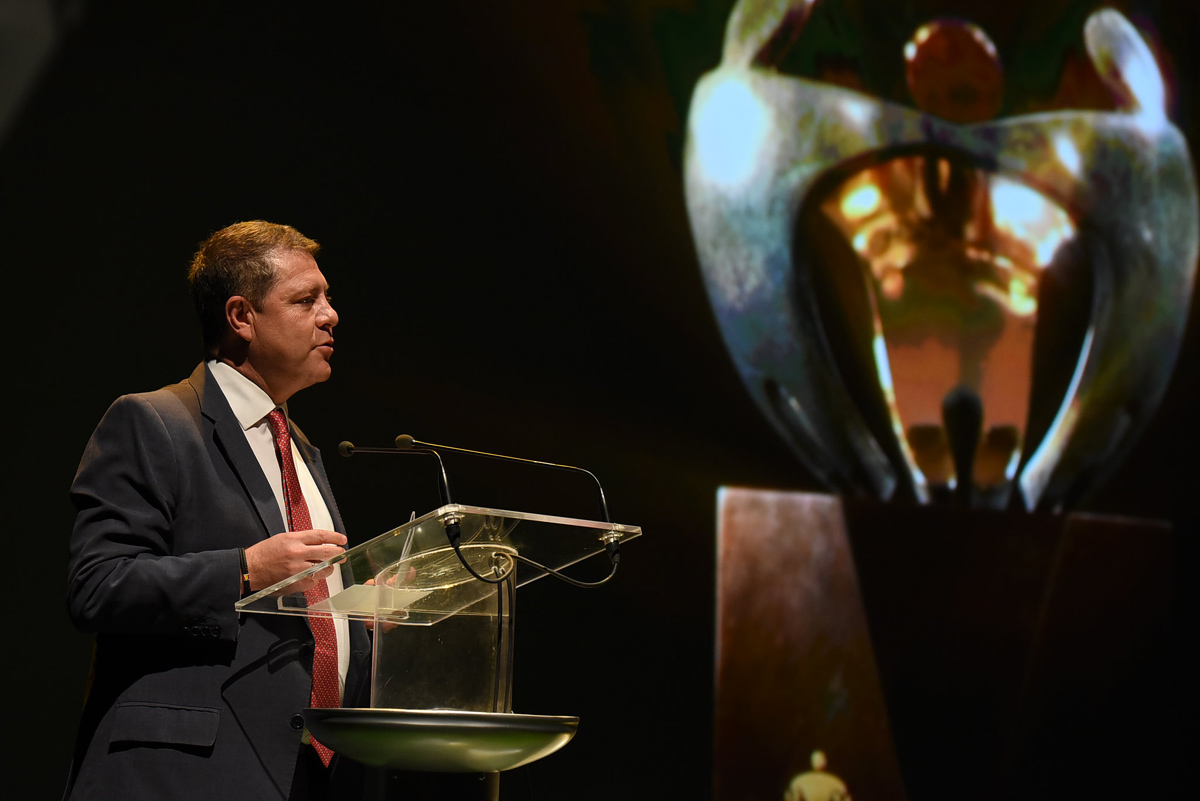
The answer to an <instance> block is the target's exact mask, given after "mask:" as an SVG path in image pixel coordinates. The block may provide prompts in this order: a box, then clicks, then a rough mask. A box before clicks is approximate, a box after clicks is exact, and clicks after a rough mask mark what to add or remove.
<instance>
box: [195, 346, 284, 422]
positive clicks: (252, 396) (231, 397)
mask: <svg viewBox="0 0 1200 801" xmlns="http://www.w3.org/2000/svg"><path fill="white" fill-rule="evenodd" d="M208 369H210V370H212V374H213V378H215V379H217V385H218V386H219V387H221V392H222V393H224V395H225V400H227V401H229V408H231V409H233V415H234V417H236V418H237V419H238V423H240V424H241V426H242V430H243V431H248V430H250V429H251V428H253V427H254V426H256V425H258V424H259V423H261V422H262V420H263V418H264V417H266V416H267V415H268V414H269V413H270V412H271V410H272V409H274V408H275V401H273V400H271V396H270V395H268V394H267V393H266V391H265V390H264V389H263V388H262V387H260V386H259V385H258V384H255V383H254V382H253V381H251V380H250V379H249V378H246V376H244V375H242V374H241V373H239V372H238V371H237V370H235V369H233V368H232V367H230V366H229V365H228V364H226V363H225V362H223V361H220V360H219V359H211V360H209V362H208ZM282 408H283V413H284V416H285V417H286V416H287V405H286V404H285V405H284V406H283V407H282Z"/></svg>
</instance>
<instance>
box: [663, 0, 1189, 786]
mask: <svg viewBox="0 0 1200 801" xmlns="http://www.w3.org/2000/svg"><path fill="white" fill-rule="evenodd" d="M953 5H954V3H953V0H928V2H926V1H925V0H911V2H906V3H895V2H890V1H889V0H876V1H875V2H871V0H740V2H737V3H736V4H734V7H733V11H732V14H731V16H730V17H729V19H728V22H727V26H726V29H725V38H724V45H723V52H722V54H721V61H720V64H719V66H717V67H716V68H715V69H713V70H712V71H711V72H709V73H707V74H705V75H704V76H703V77H702V78H701V79H700V80H699V82H698V84H697V85H696V88H695V91H694V93H693V95H692V99H691V108H690V112H689V119H688V125H687V144H686V152H685V158H684V182H685V190H686V200H687V208H688V215H689V218H690V222H691V228H692V234H693V237H694V239H695V243H696V249H697V253H698V256H699V260H700V266H701V269H702V272H703V276H704V280H705V283H706V287H707V290H708V295H709V298H710V300H711V302H712V305H713V308H714V310H715V312H716V318H717V322H718V324H719V326H720V329H721V332H722V334H723V336H724V339H725V343H726V345H727V347H728V350H729V352H730V354H731V355H732V358H733V361H734V364H735V365H736V367H737V369H738V371H739V373H740V375H741V378H742V381H743V383H744V384H745V386H746V388H747V389H748V390H749V392H750V394H751V395H752V396H753V398H754V400H755V401H756V403H757V405H758V407H759V408H760V410H761V411H762V412H763V413H764V414H765V415H766V417H767V418H768V419H769V421H770V423H771V424H772V426H773V427H774V428H775V430H776V431H777V432H778V433H779V435H780V436H781V437H782V439H783V440H784V441H785V442H786V443H787V445H788V446H789V447H790V448H791V449H792V450H793V451H794V452H795V453H796V454H797V456H799V457H800V459H801V460H802V461H803V463H804V464H805V465H806V466H807V467H808V469H809V470H810V472H811V473H812V474H813V475H814V476H816V477H817V478H818V479H819V480H821V481H822V483H823V484H824V485H825V487H826V488H827V489H828V490H830V491H831V492H830V493H829V494H823V493H801V492H791V493H788V492H782V493H781V492H768V491H765V490H756V489H744V488H728V487H726V488H722V491H721V493H720V494H719V496H718V519H717V538H718V559H717V638H716V639H717V643H716V650H717V654H716V662H717V665H716V674H717V681H716V713H715V728H716V736H715V744H716V745H715V752H716V754H715V756H716V758H715V768H714V778H715V798H717V799H718V801H725V799H730V800H731V801H732V799H743V798H779V797H783V796H785V795H786V794H787V793H790V792H792V789H793V788H794V786H795V785H796V783H797V782H798V781H800V779H801V778H805V780H808V779H812V778H813V776H812V774H813V773H820V772H821V771H820V770H819V769H817V768H816V767H815V763H814V762H812V759H811V755H812V754H813V753H816V752H820V753H822V754H829V756H830V764H834V765H837V770H838V777H839V786H840V782H842V780H844V785H845V787H849V788H850V789H849V791H848V792H852V793H853V794H854V795H855V797H858V796H859V795H863V796H865V797H877V798H905V797H910V798H922V799H927V798H960V797H964V796H968V797H974V796H977V795H980V794H981V790H982V789H983V788H989V789H990V790H992V791H993V792H991V793H990V794H987V793H984V794H985V795H986V797H989V798H990V797H996V798H1002V797H1003V798H1007V797H1013V796H1024V795H1026V794H1028V793H1029V792H1030V791H1031V788H1033V787H1037V788H1038V790H1039V792H1040V793H1041V794H1040V795H1038V794H1037V793H1035V795H1037V797H1083V796H1085V795H1089V794H1091V793H1090V792H1085V791H1084V789H1083V788H1084V787H1087V786H1089V783H1092V784H1099V785H1101V786H1102V787H1103V789H1102V790H1099V791H1100V792H1111V788H1110V787H1108V786H1107V785H1105V784H1104V783H1105V782H1111V777H1108V776H1104V777H1103V778H1096V777H1098V776H1100V775H1101V774H1100V772H1098V771H1096V770H1095V766H1097V765H1102V764H1106V762H1108V763H1111V762H1113V761H1115V759H1117V758H1119V744H1121V743H1124V742H1127V740H1128V738H1127V733H1128V732H1129V731H1138V732H1148V731H1149V732H1154V731H1158V730H1163V727H1162V726H1160V725H1159V724H1160V723H1161V722H1162V721H1161V718H1160V717H1155V716H1154V715H1152V714H1149V713H1143V712H1142V710H1152V709H1156V708H1162V707H1164V706H1166V705H1165V704H1161V703H1157V701H1158V700H1159V699H1149V700H1147V698H1146V694H1147V693H1148V692H1150V688H1153V687H1155V686H1161V685H1162V684H1164V683H1165V682H1162V681H1160V679H1162V678H1164V668H1163V666H1162V664H1161V663H1155V662H1154V657H1153V654H1155V653H1156V651H1155V649H1156V648H1162V647H1163V646H1162V643H1161V641H1160V640H1156V639H1155V637H1156V636H1158V635H1157V634H1155V632H1161V631H1163V630H1164V629H1165V626H1164V623H1163V621H1164V620H1166V619H1168V618H1169V615H1168V612H1167V611H1166V610H1167V609H1168V607H1167V603H1168V601H1167V597H1168V589H1167V588H1169V586H1170V581H1171V576H1172V572H1171V562H1170V553H1171V547H1172V545H1171V537H1172V533H1171V530H1170V526H1168V525H1164V524H1161V523H1156V522H1154V521H1135V520H1127V519H1122V520H1113V519H1106V518H1100V517H1097V516H1089V515H1086V514H1082V513H1079V512H1078V511H1073V510H1078V508H1079V505H1080V503H1081V502H1082V501H1083V499H1085V498H1086V497H1087V495H1088V494H1089V493H1090V492H1093V491H1094V490H1095V489H1096V488H1098V487H1100V486H1101V485H1102V484H1103V482H1104V481H1105V479H1107V478H1108V477H1109V476H1110V475H1111V474H1112V472H1113V471H1114V470H1115V469H1116V468H1117V466H1118V465H1119V464H1120V463H1121V461H1122V459H1123V458H1124V457H1125V456H1126V454H1127V453H1128V451H1129V450H1130V448H1131V447H1132V445H1133V443H1134V442H1135V440H1136V439H1137V437H1138V436H1139V434H1141V433H1142V431H1143V429H1144V428H1145V426H1146V424H1147V422H1148V420H1149V419H1150V417H1151V415H1152V414H1153V412H1154V410H1155V409H1156V407H1157V406H1158V405H1159V403H1160V401H1161V398H1162V396H1163V394H1164V391H1165V389H1166V386H1167V382H1168V379H1169V377H1170V375H1171V372H1172V370H1173V368H1174V364H1175V360H1176V357H1177V354H1178V352H1179V349H1180V344H1181V339H1182V335H1183V330H1184V325H1185V319H1186V317H1187V312H1188V305H1189V302H1190V298H1191V294H1192V289H1193V283H1194V277H1195V267H1196V260H1197V255H1198V252H1200V209H1198V203H1197V193H1196V185H1195V180H1194V177H1193V171H1192V163H1191V158H1190V156H1189V152H1188V147H1187V144H1186V142H1185V140H1184V137H1183V135H1182V134H1181V132H1180V131H1179V129H1177V128H1176V127H1175V126H1174V125H1173V124H1172V123H1171V122H1170V121H1169V120H1168V118H1167V98H1166V94H1167V93H1166V89H1165V83H1164V79H1163V77H1162V75H1161V73H1160V70H1159V66H1158V63H1157V62H1156V60H1155V58H1154V56H1153V54H1152V51H1151V49H1150V47H1149V46H1148V45H1147V43H1146V41H1144V40H1143V38H1142V36H1141V35H1140V34H1139V32H1138V31H1137V30H1136V29H1135V28H1134V27H1133V25H1132V24H1131V23H1130V22H1129V21H1128V20H1127V19H1126V18H1125V17H1124V16H1123V15H1122V14H1121V13H1119V12H1118V11H1116V10H1113V9H1109V8H1101V9H1096V8H1095V7H1096V5H1097V3H1095V2H1090V0H1064V2H1061V3H1055V4H1050V5H1051V6H1052V8H1050V7H1047V8H1042V7H1040V6H1039V5H1038V4H1036V3H1035V2H1021V1H1020V0H1013V2H1012V3H1005V4H999V3H995V4H984V3H971V2H967V1H966V0H964V2H961V3H959V4H958V6H959V7H960V10H961V13H963V14H965V15H975V16H976V17H987V18H989V19H990V20H991V24H992V25H994V26H996V27H1000V26H1004V28H1005V29H1006V30H1007V32H1008V34H1009V35H1010V37H1011V36H1015V35H1017V34H1015V33H1014V31H1016V32H1019V33H1020V34H1027V38H1026V39H1024V40H1021V41H1020V42H1018V43H1017V44H1016V45H1012V43H1011V41H1010V42H1008V43H1007V44H1008V45H1010V46H1009V47H1008V49H1001V48H997V47H996V46H995V44H994V43H993V41H992V40H991V38H990V37H989V35H988V32H987V31H985V29H984V27H983V26H981V25H978V24H976V23H974V22H973V21H971V20H969V19H959V18H950V17H945V16H939V15H942V14H945V13H946V9H947V8H949V7H951V6H953ZM1085 6H1087V8H1085ZM923 9H925V10H927V11H928V13H927V16H924V17H923V16H921V15H922V13H923V11H922V10H923ZM1002 52H1003V53H1005V54H1006V56H1007V58H1008V59H1009V60H1010V61H1011V62H1019V63H1020V64H1021V65H1023V66H1022V67H1021V68H1020V69H1014V70H1013V71H1012V72H1010V73H1006V70H1005V65H1004V64H1002V59H1001V53H1002ZM1006 75H1007V76H1008V77H1009V78H1011V79H1012V80H1011V84H1012V85H1011V86H1009V87H1006ZM1031 76H1034V77H1031ZM1042 76H1046V80H1044V81H1043V84H1045V85H1041V88H1042V93H1041V94H1040V95H1038V96H1036V97H1034V98H1033V99H1029V98H1026V97H1023V96H1024V95H1025V94H1027V90H1029V88H1030V86H1031V85H1033V84H1036V83H1037V81H1039V80H1042ZM1035 78H1036V80H1035ZM1051 82H1053V84H1056V85H1049V84H1051ZM1061 512H1067V513H1066V514H1060V513H1061ZM1160 652H1161V651H1160ZM1131 665H1137V666H1138V668H1137V669H1138V670H1141V671H1143V672H1142V673H1135V671H1134V670H1133V669H1131V668H1130V667H1129V666H1131ZM1118 666H1119V667H1118ZM1129 675H1140V676H1146V677H1150V678H1148V679H1146V680H1145V681H1143V682H1141V683H1140V684H1138V685H1137V686H1131V685H1130V684H1123V683H1122V682H1123V681H1124V680H1125V679H1124V677H1126V676H1129ZM1079 677H1086V680H1081V679H1080V678H1079ZM1134 699H1136V700H1134ZM1135 709H1136V710H1138V711H1137V712H1132V711H1131V710H1135ZM821 778H822V780H823V781H824V779H826V778H828V777H824V776H822V777H821ZM1055 783H1057V784H1055ZM824 785H826V786H832V784H831V783H830V782H827V781H825V782H824ZM1052 785H1053V786H1055V787H1057V790H1058V795H1057V796H1055V795H1054V794H1053V793H1049V794H1048V791H1047V788H1049V787H1051V786H1052ZM1097 789H1099V788H1097ZM839 792H840V791H839ZM830 797H834V796H830Z"/></svg>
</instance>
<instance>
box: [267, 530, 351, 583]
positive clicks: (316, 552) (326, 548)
mask: <svg viewBox="0 0 1200 801" xmlns="http://www.w3.org/2000/svg"><path fill="white" fill-rule="evenodd" d="M345 546H346V535H344V534H339V533H337V532H336V531H325V530H322V529H312V530H310V531H285V532H283V533H282V534H276V535H275V536H274V537H268V538H267V539H265V540H263V541H262V542H259V543H257V544H255V545H251V546H250V547H249V548H247V549H246V567H247V569H248V570H249V572H250V589H252V590H254V591H255V592H257V591H258V590H261V589H262V588H263V587H270V586H271V585H272V584H274V583H276V582H278V581H283V580H284V579H285V578H288V577H289V576H294V575H295V574H297V573H299V572H300V571H301V570H306V569H308V568H310V567H312V566H313V565H315V564H317V563H318V562H322V561H324V560H326V559H329V558H330V557H333V556H337V555H338V554H340V553H342V552H343V551H344V550H346V547H345ZM331 569H332V568H331ZM328 572H329V571H322V572H321V573H314V574H313V575H312V576H311V577H310V580H308V581H303V582H300V583H299V584H298V585H297V586H296V588H295V589H297V590H307V589H309V588H310V587H312V586H313V585H314V584H316V583H317V580H318V579H323V578H325V576H326V575H327V574H328Z"/></svg>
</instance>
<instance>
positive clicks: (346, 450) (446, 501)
mask: <svg viewBox="0 0 1200 801" xmlns="http://www.w3.org/2000/svg"><path fill="white" fill-rule="evenodd" d="M410 439H411V437H410ZM338 453H340V454H341V455H342V456H345V457H346V458H349V457H350V456H352V455H353V454H356V453H425V454H429V455H430V456H432V457H433V458H434V459H437V461H438V468H439V473H440V475H439V476H438V496H439V497H441V499H442V506H449V505H450V504H451V503H453V501H451V500H450V480H449V479H448V478H446V465H445V464H443V463H442V457H441V454H439V453H438V452H437V451H435V450H431V449H429V448H413V447H411V446H410V447H407V448H399V447H396V448H360V447H358V446H357V445H355V444H354V443H353V442H351V441H349V440H342V441H341V442H340V443H338ZM606 522H607V521H606Z"/></svg>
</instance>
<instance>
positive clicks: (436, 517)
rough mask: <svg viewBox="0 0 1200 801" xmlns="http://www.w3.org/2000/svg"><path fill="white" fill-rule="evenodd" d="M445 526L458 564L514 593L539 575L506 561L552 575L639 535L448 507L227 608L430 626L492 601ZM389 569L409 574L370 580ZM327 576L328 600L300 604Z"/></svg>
mask: <svg viewBox="0 0 1200 801" xmlns="http://www.w3.org/2000/svg"><path fill="white" fill-rule="evenodd" d="M453 524H457V525H458V527H459V530H460V531H461V540H460V550H461V552H462V555H463V559H465V560H466V561H467V563H468V564H470V565H471V566H472V568H473V569H474V570H476V572H478V573H480V574H483V575H488V576H496V575H508V574H509V573H511V574H512V575H513V576H514V578H513V584H514V586H515V587H520V586H523V585H525V584H528V583H529V582H531V581H535V580H537V579H539V578H541V577H542V576H544V575H546V573H545V571H544V570H539V569H538V568H536V567H531V566H530V565H528V564H527V563H517V562H516V561H515V560H513V559H512V558H509V556H507V555H509V554H519V555H520V556H521V557H523V558H524V559H529V560H533V561H534V562H537V563H538V564H540V565H543V566H545V567H548V568H550V569H552V570H560V569H563V568H566V567H569V566H571V565H573V564H575V563H577V562H580V561H582V560H584V559H586V558H587V557H589V556H593V555H595V554H598V553H601V552H602V551H604V550H605V548H606V546H607V545H608V543H609V542H610V541H615V542H625V541H626V540H630V539H633V538H634V537H637V536H639V535H640V534H641V528H639V527H637V526H626V525H620V524H614V523H605V522H601V521H596V520H577V519H573V518H565V517H551V516H548V515H538V514H532V513H527V512H512V511H505V510H500V509H486V508H481V507H476V506H462V505H459V504H450V505H447V506H443V507H441V508H439V509H435V510H434V511H432V512H429V513H428V514H426V515H423V516H422V517H419V518H417V519H416V520H413V521H410V522H408V523H405V524H404V525H402V526H399V527H398V528H395V529H393V530H391V531H389V532H386V533H384V534H381V535H380V536H378V537H376V538H375V539H373V540H370V541H369V542H365V543H363V544H362V545H358V546H356V547H354V548H351V549H349V550H347V551H346V552H345V553H342V554H340V555H338V556H336V557H333V558H331V559H327V560H326V561H324V562H321V563H319V564H316V565H313V566H312V567H311V568H309V569H307V570H304V571H302V572H300V573H297V574H296V575H294V576H292V577H290V578H288V579H285V580H284V581H281V582H279V583H277V584H274V585H272V586H270V587H267V588H265V589H263V590H261V591H259V592H256V593H254V594H253V595H250V596H247V597H246V598H243V599H242V600H241V601H238V603H237V605H236V608H237V610H238V611H239V612H255V613H259V614H274V615H324V616H329V617H337V618H350V619H354V620H376V619H377V618H381V619H383V620H386V621H387V622H389V623H393V624H397V625H406V626H413V625H423V626H428V625H432V624H434V623H437V622H439V621H442V620H444V619H446V618H447V617H450V616H451V615H455V614H457V613H459V612H461V611H463V610H467V609H469V608H471V607H473V606H474V605H476V604H480V603H481V602H484V601H485V599H488V598H492V597H493V596H494V595H495V593H496V586H497V585H494V584H488V583H486V582H483V581H479V580H478V579H474V577H473V576H471V574H470V572H469V571H467V570H466V569H465V568H464V567H463V565H462V561H461V560H460V559H459V557H458V555H457V554H456V553H455V552H454V550H453V548H451V547H450V543H449V540H448V538H447V534H446V528H447V526H448V525H453ZM398 563H403V564H405V565H406V566H407V568H408V573H409V574H411V575H408V576H407V577H406V578H405V579H404V580H401V581H399V582H398V583H397V582H396V581H395V577H396V575H397V574H396V573H395V572H394V571H393V572H392V573H391V574H390V575H391V576H392V578H393V583H392V584H390V585H388V584H386V583H383V582H377V577H379V576H380V574H381V573H383V572H384V571H385V570H388V568H391V567H393V566H395V565H397V564H398ZM327 571H332V578H331V584H333V585H334V588H333V589H332V590H331V592H330V597H329V598H328V599H327V600H325V601H321V602H319V603H317V604H313V605H311V606H310V605H309V603H308V601H307V600H306V599H305V597H304V592H303V590H304V588H305V587H306V586H307V585H308V584H311V582H312V579H313V577H314V576H317V575H318V574H322V573H326V572H327ZM339 581H340V582H341V589H340V590H337V589H336V585H337V583H338V582H339ZM381 604H382V608H381V606H380V605H381ZM488 614H492V612H491V611H489V612H488Z"/></svg>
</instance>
